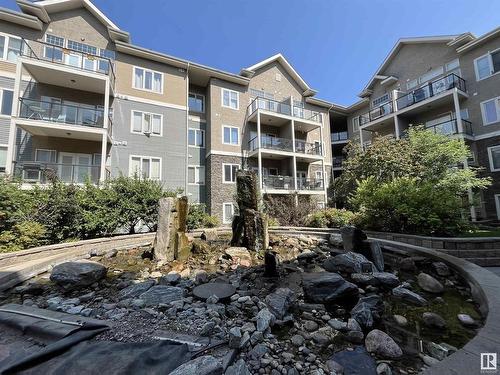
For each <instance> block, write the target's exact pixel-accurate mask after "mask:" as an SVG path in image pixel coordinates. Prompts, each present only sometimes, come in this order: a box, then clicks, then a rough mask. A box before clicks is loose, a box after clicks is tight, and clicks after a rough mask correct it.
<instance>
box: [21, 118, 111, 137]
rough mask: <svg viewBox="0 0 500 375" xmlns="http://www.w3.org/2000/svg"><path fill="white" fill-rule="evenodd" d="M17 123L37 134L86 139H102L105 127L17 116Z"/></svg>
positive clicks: (29, 131) (27, 130) (25, 129)
mask: <svg viewBox="0 0 500 375" xmlns="http://www.w3.org/2000/svg"><path fill="white" fill-rule="evenodd" d="M15 122H16V125H17V126H18V127H19V128H21V129H23V130H24V131H26V132H28V133H30V134H31V135H35V136H43V137H58V138H70V139H79V140H86V141H101V140H102V136H103V134H105V133H106V129H104V128H94V127H90V126H83V125H69V124H64V123H56V122H50V121H43V120H31V119H23V118H16V119H15Z"/></svg>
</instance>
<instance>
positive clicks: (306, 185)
mask: <svg viewBox="0 0 500 375" xmlns="http://www.w3.org/2000/svg"><path fill="white" fill-rule="evenodd" d="M297 189H298V190H307V191H323V190H325V186H324V183H323V179H322V178H298V179H297Z"/></svg>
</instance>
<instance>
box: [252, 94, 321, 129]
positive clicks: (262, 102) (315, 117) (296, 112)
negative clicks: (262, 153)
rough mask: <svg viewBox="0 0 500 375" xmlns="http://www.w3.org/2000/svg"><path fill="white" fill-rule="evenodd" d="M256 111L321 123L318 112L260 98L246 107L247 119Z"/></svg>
mask: <svg viewBox="0 0 500 375" xmlns="http://www.w3.org/2000/svg"><path fill="white" fill-rule="evenodd" d="M258 109H261V110H264V111H268V112H273V113H277V114H280V115H285V116H290V117H294V118H297V119H301V120H306V121H312V122H315V123H318V124H321V123H322V116H321V113H319V112H315V111H311V110H310V109H306V108H302V107H298V106H292V105H290V104H286V103H282V102H278V101H276V100H272V99H265V98H261V97H257V98H255V99H254V100H253V101H252V102H251V103H250V105H249V106H248V108H247V114H248V117H250V116H252V114H254V113H255V112H256V111H257V110H258Z"/></svg>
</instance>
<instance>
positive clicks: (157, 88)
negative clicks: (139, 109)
mask: <svg viewBox="0 0 500 375" xmlns="http://www.w3.org/2000/svg"><path fill="white" fill-rule="evenodd" d="M134 88H135V89H139V90H147V91H153V92H157V93H162V92H163V74H162V73H159V72H155V71H152V70H147V69H143V68H138V67H134Z"/></svg>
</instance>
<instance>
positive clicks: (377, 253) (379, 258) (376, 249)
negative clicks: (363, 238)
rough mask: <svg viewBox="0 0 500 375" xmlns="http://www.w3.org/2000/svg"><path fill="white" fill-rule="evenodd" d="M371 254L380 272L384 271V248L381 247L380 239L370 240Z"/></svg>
mask: <svg viewBox="0 0 500 375" xmlns="http://www.w3.org/2000/svg"><path fill="white" fill-rule="evenodd" d="M370 254H371V260H372V262H373V264H374V265H375V267H377V270H379V271H380V272H383V271H384V254H383V253H382V248H381V247H380V243H379V242H378V241H372V242H370Z"/></svg>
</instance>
